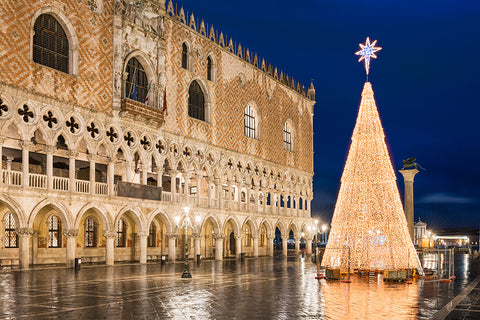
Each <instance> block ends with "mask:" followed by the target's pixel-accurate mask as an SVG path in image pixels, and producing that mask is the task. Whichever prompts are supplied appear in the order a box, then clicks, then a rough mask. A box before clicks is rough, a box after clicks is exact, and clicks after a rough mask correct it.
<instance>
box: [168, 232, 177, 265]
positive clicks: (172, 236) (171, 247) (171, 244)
mask: <svg viewBox="0 0 480 320" xmlns="http://www.w3.org/2000/svg"><path fill="white" fill-rule="evenodd" d="M167 237H168V261H171V262H174V261H175V240H176V239H177V237H178V233H173V232H172V233H167Z"/></svg>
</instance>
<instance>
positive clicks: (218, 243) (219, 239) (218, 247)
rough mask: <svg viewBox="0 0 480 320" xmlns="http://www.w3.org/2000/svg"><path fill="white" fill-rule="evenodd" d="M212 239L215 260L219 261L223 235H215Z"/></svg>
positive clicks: (221, 258)
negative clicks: (213, 240)
mask: <svg viewBox="0 0 480 320" xmlns="http://www.w3.org/2000/svg"><path fill="white" fill-rule="evenodd" d="M213 238H214V239H215V260H218V261H221V260H223V239H225V235H224V234H222V233H215V234H214V235H213Z"/></svg>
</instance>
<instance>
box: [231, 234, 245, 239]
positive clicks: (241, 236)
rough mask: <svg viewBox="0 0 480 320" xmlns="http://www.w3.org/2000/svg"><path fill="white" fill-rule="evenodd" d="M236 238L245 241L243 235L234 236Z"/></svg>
mask: <svg viewBox="0 0 480 320" xmlns="http://www.w3.org/2000/svg"><path fill="white" fill-rule="evenodd" d="M233 237H234V238H235V240H242V239H243V234H238V235H237V234H236V235H234V236H233Z"/></svg>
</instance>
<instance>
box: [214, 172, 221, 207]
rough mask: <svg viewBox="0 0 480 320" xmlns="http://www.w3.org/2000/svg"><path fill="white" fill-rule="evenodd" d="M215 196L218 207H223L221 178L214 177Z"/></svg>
mask: <svg viewBox="0 0 480 320" xmlns="http://www.w3.org/2000/svg"><path fill="white" fill-rule="evenodd" d="M214 184H215V197H216V198H217V208H222V184H221V182H220V179H219V178H215V179H214Z"/></svg>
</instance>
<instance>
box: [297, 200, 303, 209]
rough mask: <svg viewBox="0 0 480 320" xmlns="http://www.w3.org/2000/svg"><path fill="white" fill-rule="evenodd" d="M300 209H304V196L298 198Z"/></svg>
mask: <svg viewBox="0 0 480 320" xmlns="http://www.w3.org/2000/svg"><path fill="white" fill-rule="evenodd" d="M298 209H300V210H303V199H302V198H300V199H299V200H298Z"/></svg>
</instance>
